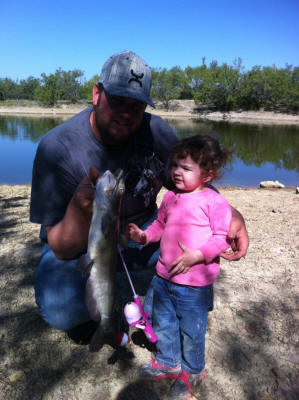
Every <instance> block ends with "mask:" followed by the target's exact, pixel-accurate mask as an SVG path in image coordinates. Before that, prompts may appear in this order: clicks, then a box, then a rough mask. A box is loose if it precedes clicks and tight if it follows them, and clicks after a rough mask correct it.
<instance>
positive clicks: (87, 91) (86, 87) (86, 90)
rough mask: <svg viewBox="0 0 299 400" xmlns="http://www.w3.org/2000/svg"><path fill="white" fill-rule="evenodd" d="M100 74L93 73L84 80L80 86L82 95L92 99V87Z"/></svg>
mask: <svg viewBox="0 0 299 400" xmlns="http://www.w3.org/2000/svg"><path fill="white" fill-rule="evenodd" d="M99 79H100V75H94V76H93V77H92V78H91V79H89V81H85V82H84V84H83V87H82V93H83V97H84V98H86V99H87V100H90V101H91V100H92V88H93V86H94V85H95V84H96V83H97V82H98V81H99Z"/></svg>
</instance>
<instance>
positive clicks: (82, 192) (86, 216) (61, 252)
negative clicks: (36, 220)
mask: <svg viewBox="0 0 299 400" xmlns="http://www.w3.org/2000/svg"><path fill="white" fill-rule="evenodd" d="M98 176H99V172H98V170H97V169H96V168H95V167H91V168H90V177H87V176H85V177H84V178H83V179H82V181H81V182H80V183H79V185H78V187H77V189H76V191H75V193H74V195H73V197H72V199H71V201H70V203H69V205H68V207H67V209H66V212H65V215H64V217H63V219H62V220H61V221H59V222H58V223H57V224H56V225H53V226H47V227H46V231H47V237H48V243H49V245H50V247H51V249H52V250H53V251H54V253H55V255H56V257H57V258H60V259H72V258H74V257H76V256H77V254H79V253H80V252H81V251H83V250H85V249H86V248H87V245H88V233H89V227H90V221H91V218H92V203H93V199H94V190H95V189H94V184H95V183H96V181H97V178H98Z"/></svg>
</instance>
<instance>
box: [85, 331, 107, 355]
mask: <svg viewBox="0 0 299 400" xmlns="http://www.w3.org/2000/svg"><path fill="white" fill-rule="evenodd" d="M103 344H104V335H103V330H102V329H101V326H100V325H99V326H98V328H97V330H96V331H95V333H94V334H93V335H92V338H91V340H90V343H89V351H90V352H91V353H96V352H98V351H99V350H100V349H101V348H102V347H103Z"/></svg>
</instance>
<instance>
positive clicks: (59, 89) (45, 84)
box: [0, 58, 299, 113]
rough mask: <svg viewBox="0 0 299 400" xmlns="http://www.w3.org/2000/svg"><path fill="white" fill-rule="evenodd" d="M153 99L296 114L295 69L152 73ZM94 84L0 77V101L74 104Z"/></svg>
mask: <svg viewBox="0 0 299 400" xmlns="http://www.w3.org/2000/svg"><path fill="white" fill-rule="evenodd" d="M152 76H153V83H152V92H151V95H152V98H153V99H154V100H155V101H160V102H162V103H163V105H164V106H165V107H166V108H167V107H169V104H170V100H174V99H194V101H195V103H196V104H198V106H199V108H200V107H205V108H208V109H213V110H221V111H231V110H259V109H264V110H266V111H278V112H294V113H297V112H298V110H299V67H293V66H291V65H288V64H287V65H286V66H285V68H277V67H276V66H272V67H262V66H254V67H253V68H252V69H251V70H248V71H245V69H244V67H243V66H242V61H241V59H237V60H235V61H234V63H233V65H229V64H227V63H223V64H222V65H219V64H218V62H217V61H212V62H211V63H210V64H209V65H207V64H206V61H205V58H203V59H202V64H201V65H200V66H197V67H190V66H188V67H186V68H185V69H182V68H180V67H178V66H176V67H173V68H171V69H166V68H153V69H152ZM98 80H99V75H94V76H93V77H92V78H91V79H90V80H86V79H85V78H84V73H83V71H81V70H78V69H75V70H73V71H64V70H62V69H61V68H59V69H57V70H56V71H55V72H54V73H52V74H49V75H47V74H45V73H42V74H41V77H40V78H34V77H32V76H30V77H29V78H27V79H23V80H20V81H13V80H12V79H9V78H7V77H6V78H0V101H1V100H2V101H4V100H9V99H11V100H15V99H28V100H36V101H38V102H39V103H40V104H42V105H45V106H53V105H55V104H57V103H58V102H59V101H67V102H71V103H76V102H78V101H80V100H89V101H90V100H91V99H92V87H93V85H94V83H96V82H97V81H98Z"/></svg>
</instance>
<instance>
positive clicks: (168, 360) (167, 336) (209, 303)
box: [151, 276, 213, 374]
mask: <svg viewBox="0 0 299 400" xmlns="http://www.w3.org/2000/svg"><path fill="white" fill-rule="evenodd" d="M151 288H152V290H153V310H152V318H153V328H154V330H155V333H156V334H157V336H158V342H157V356H156V358H157V361H158V362H159V363H160V364H163V365H166V366H168V367H175V366H177V365H179V364H180V365H181V367H182V369H184V370H185V371H187V372H189V373H191V374H198V373H200V372H201V371H202V370H203V369H204V367H205V334H206V327H207V319H208V311H211V310H212V309H213V285H208V286H201V287H195V286H184V285H178V284H175V283H172V282H170V281H167V280H165V279H162V278H160V277H159V276H155V277H154V278H153V280H152V284H151Z"/></svg>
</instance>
